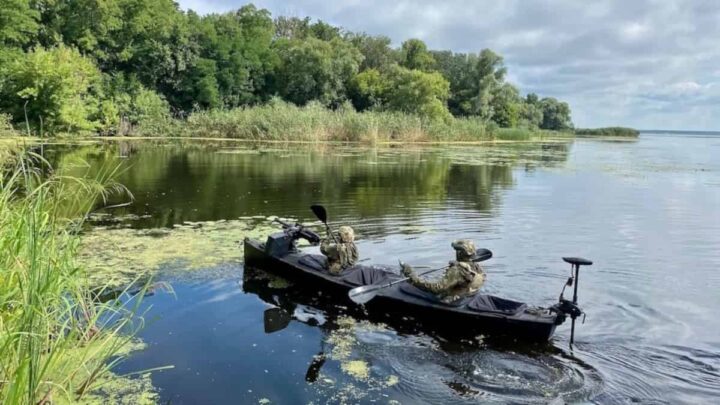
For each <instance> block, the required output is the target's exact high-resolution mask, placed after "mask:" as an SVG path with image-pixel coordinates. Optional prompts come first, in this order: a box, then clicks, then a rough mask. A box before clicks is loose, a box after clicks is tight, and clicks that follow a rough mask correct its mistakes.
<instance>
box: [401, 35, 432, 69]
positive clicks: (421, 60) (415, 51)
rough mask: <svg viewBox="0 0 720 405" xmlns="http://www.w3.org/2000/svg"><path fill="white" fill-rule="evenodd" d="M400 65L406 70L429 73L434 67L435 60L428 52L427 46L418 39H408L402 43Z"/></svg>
mask: <svg viewBox="0 0 720 405" xmlns="http://www.w3.org/2000/svg"><path fill="white" fill-rule="evenodd" d="M401 54H402V56H401V60H400V65H401V66H403V67H406V68H408V69H411V70H412V69H417V70H422V71H429V70H431V69H432V68H433V67H434V65H435V59H433V56H432V54H430V52H428V50H427V45H425V43H424V42H423V41H421V40H419V39H408V40H407V41H405V42H403V43H402V48H401Z"/></svg>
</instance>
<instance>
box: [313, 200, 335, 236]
mask: <svg viewBox="0 0 720 405" xmlns="http://www.w3.org/2000/svg"><path fill="white" fill-rule="evenodd" d="M310 209H311V210H312V212H313V214H315V216H316V217H317V218H318V219H319V220H320V222H322V223H323V224H325V229H326V230H327V233H328V234H329V235H330V236H332V238H333V240H334V241H335V243H338V241H337V238H335V234H334V233H332V231H331V230H330V225H328V223H327V218H328V217H327V210H326V209H325V207H323V206H322V205H320V204H313V205H311V206H310Z"/></svg>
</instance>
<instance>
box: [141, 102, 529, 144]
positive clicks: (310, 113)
mask: <svg viewBox="0 0 720 405" xmlns="http://www.w3.org/2000/svg"><path fill="white" fill-rule="evenodd" d="M157 129H158V128H155V131H153V132H147V131H146V132H145V133H141V134H140V135H147V136H157V135H168V136H189V137H205V138H234V139H248V140H256V141H307V142H324V141H343V142H347V141H350V142H365V143H375V142H401V143H402V142H474V141H491V140H495V139H508V140H529V139H532V138H534V137H535V136H538V135H539V132H538V131H536V130H530V129H519V128H518V129H499V128H497V126H496V125H494V124H488V123H487V122H486V121H483V120H482V119H479V118H473V117H469V118H449V119H447V120H430V119H428V118H424V117H421V116H418V115H413V114H407V113H403V112H397V111H365V112H357V111H355V110H354V109H353V108H352V106H350V105H347V106H343V107H341V108H338V109H336V110H331V109H328V108H325V107H323V106H322V105H320V104H317V103H310V104H308V105H307V106H304V107H298V106H296V105H294V104H290V103H286V102H284V101H282V100H278V99H275V100H272V101H271V102H270V103H268V104H265V105H260V106H254V107H246V108H236V109H232V110H219V109H218V110H201V111H196V112H194V113H192V114H190V116H189V117H188V118H187V119H186V120H185V121H175V124H174V125H168V126H167V128H166V129H167V130H166V131H164V132H158V131H157Z"/></svg>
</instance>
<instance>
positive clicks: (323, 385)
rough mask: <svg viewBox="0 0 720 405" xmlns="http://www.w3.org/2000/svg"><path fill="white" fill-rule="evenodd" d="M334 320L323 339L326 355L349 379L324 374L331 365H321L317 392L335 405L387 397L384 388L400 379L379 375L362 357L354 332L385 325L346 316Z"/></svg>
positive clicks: (383, 327)
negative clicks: (328, 332) (328, 351)
mask: <svg viewBox="0 0 720 405" xmlns="http://www.w3.org/2000/svg"><path fill="white" fill-rule="evenodd" d="M335 323H336V326H337V329H334V330H333V331H331V332H330V334H329V335H328V336H327V338H326V342H327V343H328V344H330V345H332V348H331V350H330V355H329V358H330V359H331V360H333V361H335V362H338V363H339V369H340V371H341V372H342V373H343V374H344V375H345V376H347V377H350V378H349V379H346V381H341V378H342V377H341V376H336V377H334V378H333V376H332V375H329V374H328V373H331V372H332V368H325V369H324V370H323V374H322V376H321V378H320V379H319V382H318V383H317V385H316V389H317V390H318V393H319V394H320V395H323V396H327V397H328V398H327V399H328V402H329V403H339V404H347V403H357V402H367V401H368V400H369V401H370V402H377V401H378V400H379V399H381V398H387V395H386V394H385V393H384V391H385V390H386V389H388V388H390V387H393V386H395V385H397V384H398V383H399V381H400V379H399V378H398V377H397V376H395V375H386V376H381V375H379V374H382V372H381V371H380V370H379V369H378V368H373V367H371V365H370V364H369V363H368V361H367V360H366V359H363V358H362V355H361V352H362V348H361V344H360V342H359V341H358V338H357V336H358V332H367V331H377V330H384V329H385V326H384V325H381V324H380V325H378V324H373V323H371V322H367V321H362V322H357V321H356V320H355V319H354V318H351V317H347V316H344V317H340V318H338V319H337V320H336V322H335ZM359 352H360V353H359Z"/></svg>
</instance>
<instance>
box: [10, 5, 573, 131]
mask: <svg viewBox="0 0 720 405" xmlns="http://www.w3.org/2000/svg"><path fill="white" fill-rule="evenodd" d="M3 15H5V16H8V15H10V16H13V18H6V19H2V18H1V17H2V16H3ZM0 21H3V22H4V23H5V26H3V28H2V29H0V132H2V131H6V132H8V131H11V130H10V129H9V128H11V127H14V129H15V130H16V131H19V132H22V133H23V134H25V135H37V136H39V137H42V138H45V137H52V136H56V135H58V134H63V135H65V136H87V135H102V136H112V135H116V136H126V135H131V136H167V135H172V136H194V137H199V136H207V134H208V133H211V134H212V136H213V137H223V138H225V137H227V138H239V139H253V140H278V139H282V140H306V141H307V140H317V141H360V142H376V141H396V142H413V141H477V140H492V139H506V140H527V139H530V138H531V137H533V136H538V135H541V134H542V133H543V131H572V128H573V123H572V120H571V110H570V106H569V105H568V104H567V103H566V102H563V101H562V100H558V99H556V98H553V97H542V96H539V95H537V94H534V93H528V94H522V93H521V91H520V89H519V88H518V87H517V86H516V85H514V84H513V83H511V82H509V81H508V80H507V76H508V72H507V68H506V66H505V64H504V60H503V57H502V56H501V55H499V54H497V53H495V52H494V51H492V50H490V49H481V50H479V51H478V52H471V53H456V52H452V51H449V50H432V49H428V47H427V45H426V44H425V43H424V42H423V41H422V40H420V39H416V38H410V39H407V40H406V41H404V42H402V44H401V45H400V46H399V47H394V46H393V45H392V41H391V40H390V38H388V37H385V36H381V35H380V36H376V35H368V34H366V33H362V32H351V31H349V30H346V29H344V28H342V27H337V26H333V25H331V24H328V23H326V22H323V21H320V20H317V21H312V20H311V19H310V18H309V17H308V18H298V17H283V16H278V17H273V16H271V14H270V12H269V11H267V10H264V9H258V8H257V7H255V6H253V5H252V4H247V5H244V6H242V7H240V8H239V9H237V10H234V11H230V12H226V13H221V14H207V15H199V14H197V13H195V12H193V11H192V10H182V9H180V8H179V6H178V4H177V3H175V2H174V1H172V0H147V1H143V2H137V1H135V0H107V1H105V2H103V4H102V5H98V4H96V2H77V3H73V4H72V6H68V5H66V4H65V3H64V2H57V3H55V2H51V3H49V4H45V3H43V2H40V3H38V2H32V1H27V0H18V1H12V2H4V3H2V5H1V6H0ZM148 21H152V22H153V23H152V24H149V23H148Z"/></svg>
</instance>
